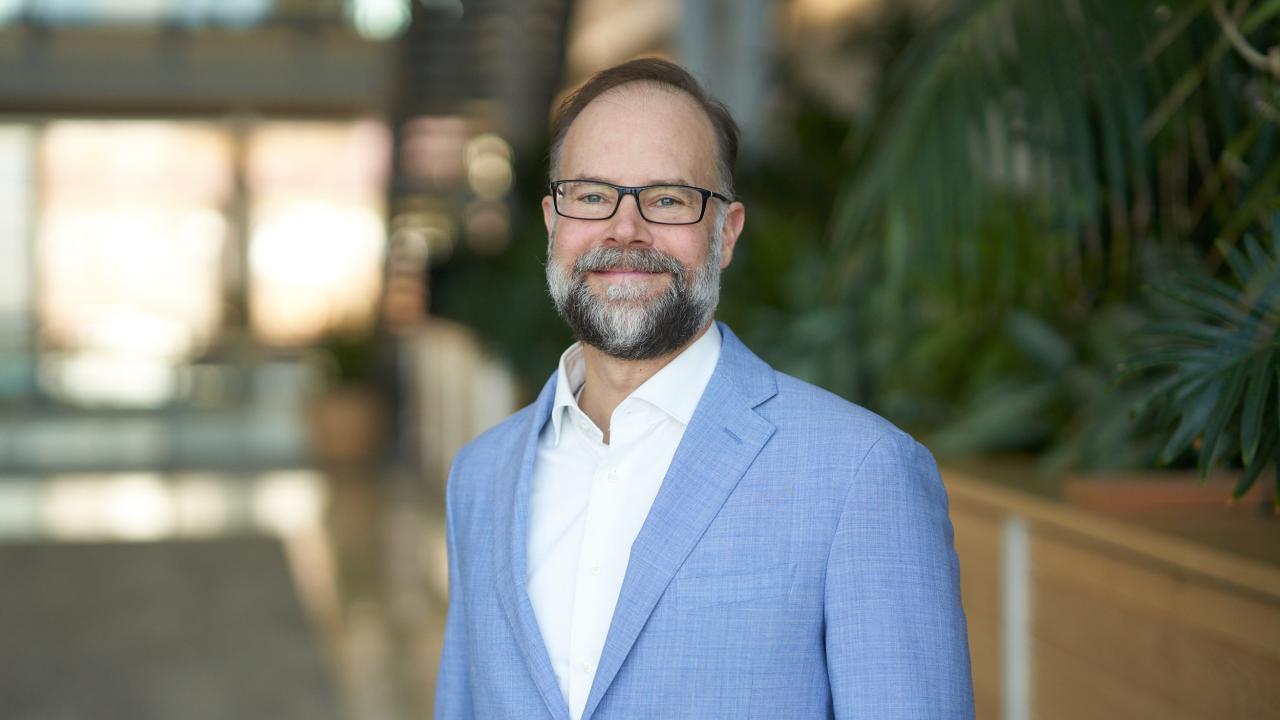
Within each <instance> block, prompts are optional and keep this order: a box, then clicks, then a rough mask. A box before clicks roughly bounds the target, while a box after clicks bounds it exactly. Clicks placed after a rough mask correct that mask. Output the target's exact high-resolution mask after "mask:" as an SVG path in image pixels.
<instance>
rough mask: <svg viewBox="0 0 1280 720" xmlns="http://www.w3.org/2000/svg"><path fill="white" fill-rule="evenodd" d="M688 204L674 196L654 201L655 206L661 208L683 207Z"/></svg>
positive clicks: (665, 196)
mask: <svg viewBox="0 0 1280 720" xmlns="http://www.w3.org/2000/svg"><path fill="white" fill-rule="evenodd" d="M686 204H687V203H685V201H684V198H678V197H675V196H673V195H663V196H662V197H659V198H655V199H654V201H653V205H654V206H656V207H660V208H673V207H682V206H684V205H686Z"/></svg>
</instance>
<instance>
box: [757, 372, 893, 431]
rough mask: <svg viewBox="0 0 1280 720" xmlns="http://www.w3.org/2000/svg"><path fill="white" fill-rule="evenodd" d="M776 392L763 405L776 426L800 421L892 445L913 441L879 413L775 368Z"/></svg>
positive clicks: (817, 427)
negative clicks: (883, 440)
mask: <svg viewBox="0 0 1280 720" xmlns="http://www.w3.org/2000/svg"><path fill="white" fill-rule="evenodd" d="M775 374H776V375H777V379H778V394H777V395H776V396H775V397H774V398H773V399H772V400H771V401H770V402H768V403H766V406H774V407H771V408H769V409H770V410H771V411H772V412H770V415H772V416H773V419H774V421H775V423H776V424H778V425H779V426H782V425H787V424H797V423H800V424H803V425H804V426H806V428H807V429H808V430H809V432H811V433H817V434H818V435H819V436H822V435H828V434H830V435H838V436H840V437H844V438H847V439H859V440H862V441H865V442H866V444H868V445H870V444H874V443H875V442H876V441H877V440H880V439H881V438H883V439H886V440H890V441H891V442H893V443H894V444H895V445H906V446H910V445H912V444H916V443H915V440H914V438H912V437H911V436H910V435H909V434H907V433H906V432H905V431H903V430H902V429H901V428H899V427H898V426H897V425H894V424H893V423H891V422H889V421H888V420H886V419H884V418H883V417H881V416H880V415H877V414H876V413H874V412H872V411H870V410H868V409H866V408H864V407H862V406H861V405H858V404H856V403H852V402H849V401H848V400H845V399H844V398H842V397H840V396H839V395H836V394H835V393H833V392H831V391H829V390H824V389H822V388H820V387H818V386H816V385H812V384H810V383H807V382H805V381H803V380H800V379H799V378H795V377H792V376H790V375H787V374H786V373H781V372H776V373H775Z"/></svg>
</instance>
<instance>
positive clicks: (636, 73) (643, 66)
mask: <svg viewBox="0 0 1280 720" xmlns="http://www.w3.org/2000/svg"><path fill="white" fill-rule="evenodd" d="M631 83H646V84H653V85H660V86H665V87H667V88H671V89H673V90H677V91H679V92H683V93H684V94H686V95H688V96H689V97H691V98H693V101H694V103H696V104H697V105H698V107H700V108H701V109H702V111H703V112H705V113H706V114H707V119H708V120H710V121H711V127H712V129H713V130H714V131H715V135H716V145H717V147H716V157H717V160H718V163H717V164H718V167H717V168H716V174H717V175H718V176H719V180H720V184H721V187H720V188H717V189H718V190H719V191H720V192H722V193H724V194H725V195H728V196H729V197H733V168H734V163H735V162H736V161H737V158H738V124H737V123H735V122H734V121H733V116H732V115H730V114H729V110H728V108H726V107H725V106H724V105H723V104H722V103H721V102H720V101H718V100H716V99H715V98H713V97H711V96H710V95H708V94H707V92H706V91H705V90H703V89H702V86H701V85H700V84H698V81H697V80H696V79H695V78H694V77H693V75H691V74H689V71H688V70H685V69H684V68H682V67H680V66H679V65H676V64H675V63H673V62H669V61H667V60H662V59H660V58H637V59H635V60H630V61H628V62H625V63H622V64H621V65H615V66H613V67H611V68H608V69H606V70H601V71H600V72H598V73H596V74H595V75H592V76H591V79H589V80H587V81H586V82H585V83H583V84H582V85H581V86H579V87H578V89H577V90H574V91H573V92H572V93H570V94H569V95H568V97H566V98H565V99H564V101H563V102H561V103H560V107H558V108H557V109H556V114H555V117H554V119H553V120H552V121H551V172H552V173H555V172H556V170H557V168H558V166H559V165H560V151H561V150H562V149H563V146H564V139H565V136H566V135H568V134H569V126H570V125H572V124H573V121H574V120H576V119H577V117H578V115H580V114H581V113H582V111H583V110H584V109H585V108H586V107H587V105H590V104H591V101H593V100H595V99H596V98H598V97H600V96H601V95H603V94H605V93H607V92H609V91H610V90H613V89H614V88H618V87H621V86H623V85H630V84H631ZM553 179H554V178H553Z"/></svg>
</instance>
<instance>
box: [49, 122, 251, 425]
mask: <svg viewBox="0 0 1280 720" xmlns="http://www.w3.org/2000/svg"><path fill="white" fill-rule="evenodd" d="M233 158H234V154H233V147H232V144H231V140H230V137H229V133H227V132H226V131H225V130H223V129H222V128H221V127H220V126H218V125H216V124H211V123H184V122H165V121H108V122H92V121H57V122H52V123H49V124H48V126H47V128H46V130H45V132H44V136H43V138H42V141H41V170H42V173H41V175H42V177H41V181H42V182H41V190H42V193H41V194H42V197H41V204H42V210H41V214H40V225H39V230H38V245H37V250H38V253H37V268H36V273H37V279H38V285H37V287H38V288H39V290H38V300H39V310H38V314H39V320H40V329H41V344H42V346H43V350H44V351H45V353H44V357H43V358H42V363H41V381H42V385H43V386H44V387H45V388H46V389H47V390H49V391H50V392H51V393H52V394H54V395H55V396H59V397H62V398H64V399H67V400H72V401H76V402H80V403H85V404H104V405H136V406H154V405H158V404H162V403H164V402H166V401H168V400H170V399H171V398H172V396H173V393H174V385H175V380H174V372H173V368H174V366H175V364H176V363H178V362H181V361H184V360H187V359H190V358H192V357H195V356H196V355H198V354H199V353H201V352H202V351H203V350H205V349H206V348H207V347H208V346H209V345H210V343H211V342H212V341H213V339H214V337H215V335H216V334H217V332H218V330H219V328H220V324H221V318H222V309H223V302H222V300H223V298H222V272H221V269H222V266H223V261H224V260H223V253H224V248H225V246H226V243H227V234H228V225H227V221H226V218H225V216H224V209H225V208H226V207H227V206H228V204H229V202H230V200H231V194H232V189H233V179H234V166H233Z"/></svg>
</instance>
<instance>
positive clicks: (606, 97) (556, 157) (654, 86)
mask: <svg viewBox="0 0 1280 720" xmlns="http://www.w3.org/2000/svg"><path fill="white" fill-rule="evenodd" d="M650 94H663V95H666V96H669V97H673V98H680V102H683V103H684V104H685V106H686V107H688V108H689V109H690V110H693V111H694V114H695V115H697V117H698V118H700V120H701V123H702V127H703V130H704V131H705V132H706V134H707V137H708V138H710V140H711V143H712V145H711V147H712V156H713V157H714V158H715V164H716V165H717V166H718V165H719V163H720V157H719V155H720V153H719V148H718V138H717V136H716V126H715V121H713V120H712V119H711V116H710V115H708V114H707V112H706V110H704V109H703V107H702V106H701V105H700V104H699V103H698V98H696V97H694V96H693V95H690V94H689V93H688V92H686V91H685V90H683V89H681V88H678V87H675V86H674V85H670V84H668V83H664V82H659V81H657V80H649V79H642V80H632V81H631V82H628V83H623V84H622V85H617V86H614V87H611V88H609V89H608V90H605V91H604V92H602V93H600V94H599V95H597V96H595V97H593V98H591V101H590V102H588V103H587V104H586V105H583V106H582V109H581V110H579V111H578V113H577V114H576V115H574V117H573V120H571V121H569V123H568V124H567V125H565V128H564V133H563V135H562V136H561V137H560V138H559V142H557V143H555V144H554V145H552V147H551V169H552V170H553V171H554V170H556V169H558V168H559V166H560V161H561V160H562V159H563V156H564V145H565V142H567V141H568V139H569V134H570V133H572V132H573V126H574V125H575V124H576V123H577V122H578V120H579V119H580V118H581V117H582V116H583V115H585V114H587V112H588V111H589V110H590V109H591V108H592V107H594V106H595V105H596V104H597V103H601V102H604V103H609V102H610V101H612V100H614V99H615V98H617V97H618V96H623V95H631V96H644V95H650ZM716 174H717V175H718V174H719V170H718V169H717V170H716Z"/></svg>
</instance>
